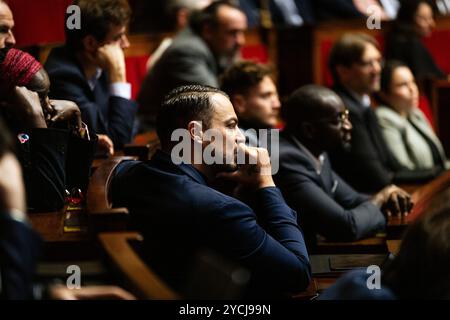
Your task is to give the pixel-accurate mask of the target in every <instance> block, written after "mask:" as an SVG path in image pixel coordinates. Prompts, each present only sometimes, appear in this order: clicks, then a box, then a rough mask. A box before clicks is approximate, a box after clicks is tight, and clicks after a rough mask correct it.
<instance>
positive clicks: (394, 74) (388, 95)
mask: <svg viewBox="0 0 450 320" xmlns="http://www.w3.org/2000/svg"><path fill="white" fill-rule="evenodd" d="M378 98H379V100H380V104H381V105H380V106H378V107H377V109H376V110H375V112H376V115H377V118H378V123H379V124H380V127H381V131H382V133H383V137H384V140H385V141H386V144H387V146H388V148H389V150H390V152H391V153H392V155H393V157H394V158H395V160H396V161H397V162H398V165H396V166H397V167H398V168H399V171H405V174H409V175H410V176H411V178H412V177H415V179H416V181H424V180H429V179H432V178H435V177H436V176H437V175H439V174H440V173H441V172H442V171H443V170H445V169H446V168H447V167H448V163H447V159H446V156H445V153H444V149H443V147H442V144H441V142H440V141H439V139H438V137H437V136H436V135H435V133H434V131H433V129H432V128H431V126H430V124H429V122H428V121H427V119H426V117H425V115H424V113H423V112H422V111H421V110H420V109H419V107H418V106H419V89H418V87H417V84H416V81H415V79H414V76H413V74H412V73H411V70H410V69H409V68H408V66H407V65H406V64H404V63H403V62H400V61H395V60H391V61H388V62H387V64H386V66H385V67H384V68H383V71H382V72H381V89H380V92H379V93H378ZM393 167H395V166H393ZM408 171H409V172H408Z"/></svg>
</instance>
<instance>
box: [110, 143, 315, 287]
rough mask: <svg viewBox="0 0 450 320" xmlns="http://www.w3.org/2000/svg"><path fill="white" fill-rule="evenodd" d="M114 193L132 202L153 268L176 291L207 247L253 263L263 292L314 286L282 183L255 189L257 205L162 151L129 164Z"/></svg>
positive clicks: (119, 174) (115, 182)
mask: <svg viewBox="0 0 450 320" xmlns="http://www.w3.org/2000/svg"><path fill="white" fill-rule="evenodd" d="M112 192H113V202H114V205H117V206H126V207H128V208H129V209H130V211H131V214H132V217H133V218H134V219H135V221H136V222H137V224H138V228H139V229H140V230H141V232H143V234H144V239H145V241H146V245H145V247H146V249H145V250H146V255H147V256H148V257H150V258H149V260H150V262H151V264H152V267H154V268H155V269H157V272H159V273H160V274H162V275H163V276H164V277H165V279H166V281H168V282H169V283H170V284H171V285H173V286H174V287H176V288H180V287H181V288H182V287H183V285H184V284H185V281H186V277H187V276H188V271H187V270H188V269H189V267H190V265H191V263H193V258H194V256H195V254H196V252H197V251H198V250H200V249H204V248H206V249H210V250H214V251H215V252H217V253H219V254H221V255H222V256H224V257H226V258H228V259H231V260H233V261H237V262H238V263H240V264H241V265H243V266H245V267H247V268H248V269H249V270H250V272H251V273H252V279H253V280H254V281H253V284H255V285H256V287H259V289H258V290H260V291H259V292H258V293H259V294H262V295H265V294H271V295H272V294H274V293H276V292H278V293H280V292H299V291H301V290H303V289H305V288H306V287H307V285H308V283H309V280H310V266H309V259H308V254H307V251H306V247H305V242H304V239H303V235H302V232H301V230H300V228H299V227H298V225H297V219H296V213H295V211H293V210H291V209H290V208H289V207H288V206H287V205H286V203H285V202H284V200H283V198H282V196H281V193H280V191H279V190H278V189H277V188H275V187H273V188H264V189H260V190H258V191H256V192H255V193H254V199H253V201H252V203H253V205H252V207H250V206H249V205H247V204H245V203H243V202H241V201H239V200H237V199H235V198H232V197H229V196H227V195H225V194H223V193H220V192H218V191H216V190H214V189H212V188H211V187H209V186H208V185H207V182H206V180H205V178H204V177H203V176H202V174H201V173H200V172H199V171H197V170H196V169H195V168H194V167H193V166H191V165H186V164H182V165H175V164H173V163H172V161H171V159H170V156H169V155H167V154H166V153H163V152H161V151H160V152H158V153H156V155H155V156H154V157H153V159H152V160H150V161H148V162H126V163H124V164H122V165H121V166H120V167H119V168H118V169H117V173H116V176H115V177H114V179H113V181H112Z"/></svg>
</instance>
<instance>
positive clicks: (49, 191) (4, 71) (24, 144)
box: [0, 48, 96, 211]
mask: <svg viewBox="0 0 450 320" xmlns="http://www.w3.org/2000/svg"><path fill="white" fill-rule="evenodd" d="M49 86H50V83H49V80H48V76H47V73H46V72H45V70H44V69H43V68H42V66H41V65H40V64H39V63H38V62H37V61H36V60H35V59H34V58H33V57H31V56H30V55H29V54H27V53H25V52H22V51H20V50H16V49H8V48H4V49H0V91H1V94H2V97H1V98H0V103H1V105H2V108H1V115H2V117H3V118H5V120H7V122H8V125H9V127H10V130H11V131H12V132H13V134H14V135H15V136H16V137H17V139H15V142H16V145H17V148H16V149H17V151H18V158H19V160H20V163H21V165H22V169H23V172H24V176H25V184H26V189H27V202H28V205H29V209H30V210H34V211H53V210H57V209H60V208H62V207H63V205H64V202H65V199H64V197H65V190H66V189H68V190H72V189H73V188H75V189H81V190H82V191H85V190H86V188H87V184H88V179H89V173H90V166H91V163H92V159H93V154H94V151H95V147H96V137H95V135H94V136H93V137H92V139H91V138H89V134H88V131H87V128H86V126H83V125H82V123H81V119H80V110H79V109H78V107H77V106H76V105H75V104H74V103H73V102H70V101H62V100H49V99H48V96H47V94H48V90H49Z"/></svg>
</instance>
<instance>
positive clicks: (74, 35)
mask: <svg viewBox="0 0 450 320" xmlns="http://www.w3.org/2000/svg"><path fill="white" fill-rule="evenodd" d="M73 4H74V5H77V6H79V7H80V10H81V23H82V28H80V29H69V28H67V27H66V44H65V45H64V46H63V47H58V48H55V49H53V50H52V51H51V52H50V55H49V57H48V59H47V62H46V64H45V69H46V70H47V72H48V74H49V76H50V80H51V88H50V97H51V98H53V99H65V100H70V101H74V102H75V103H76V104H77V105H78V106H79V108H80V110H81V116H82V119H83V121H84V122H85V123H86V124H87V125H88V127H89V128H90V130H91V131H92V133H97V134H99V140H98V143H99V145H102V146H103V145H106V146H107V147H108V148H111V147H112V145H113V144H114V148H116V149H121V148H122V147H123V146H124V144H126V143H129V142H131V140H132V137H133V127H134V116H135V113H136V111H137V105H136V103H135V102H133V101H131V100H130V98H131V85H130V84H129V83H127V82H126V69H125V57H124V52H123V50H124V49H125V48H128V47H129V45H130V43H129V42H128V39H127V36H126V34H125V32H126V26H127V23H128V21H129V19H130V15H131V11H130V7H129V5H128V2H127V1H126V0H97V1H89V0H75V1H74V2H73Z"/></svg>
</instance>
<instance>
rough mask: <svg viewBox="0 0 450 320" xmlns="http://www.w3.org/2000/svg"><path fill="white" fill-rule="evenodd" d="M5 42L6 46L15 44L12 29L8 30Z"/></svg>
mask: <svg viewBox="0 0 450 320" xmlns="http://www.w3.org/2000/svg"><path fill="white" fill-rule="evenodd" d="M5 42H6V44H7V45H8V46H11V47H13V46H14V45H15V44H16V38H14V34H13V32H12V31H9V32H8V36H7V37H6V41H5Z"/></svg>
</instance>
